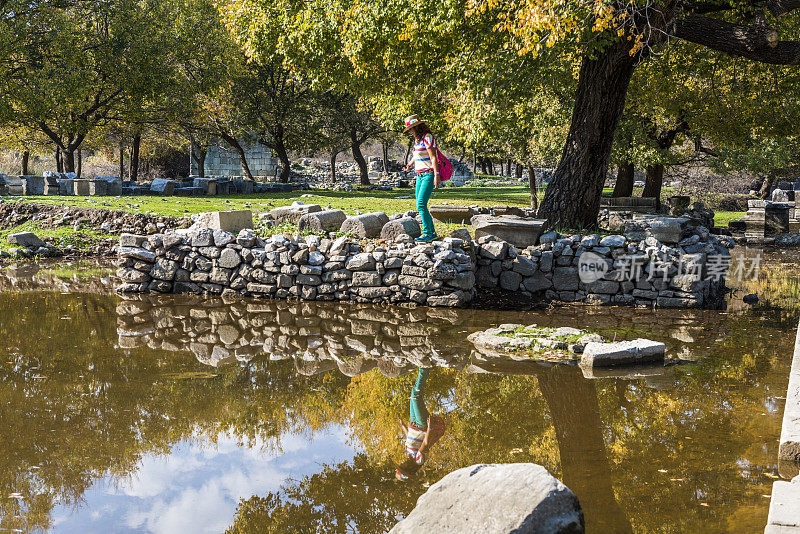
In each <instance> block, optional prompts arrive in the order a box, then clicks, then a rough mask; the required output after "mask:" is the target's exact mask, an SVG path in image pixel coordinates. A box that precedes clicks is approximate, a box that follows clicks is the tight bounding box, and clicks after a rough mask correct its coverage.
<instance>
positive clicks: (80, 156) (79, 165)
mask: <svg viewBox="0 0 800 534" xmlns="http://www.w3.org/2000/svg"><path fill="white" fill-rule="evenodd" d="M77 153H78V154H77V156H78V157H77V160H76V163H75V174H77V175H78V178H80V177H81V173H82V171H83V152H82V151H81V149H80V148H79V149H78V150H77Z"/></svg>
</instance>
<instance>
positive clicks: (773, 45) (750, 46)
mask: <svg viewBox="0 0 800 534" xmlns="http://www.w3.org/2000/svg"><path fill="white" fill-rule="evenodd" d="M792 1H795V0H792ZM669 34H670V35H671V36H672V37H677V38H678V39H683V40H684V41H689V42H692V43H696V44H699V45H703V46H706V47H708V48H711V49H712V50H718V51H720V52H724V53H726V54H729V55H732V56H738V57H743V58H747V59H752V60H754V61H760V62H762V63H770V64H773V65H800V42H798V41H779V40H778V32H776V31H775V30H774V29H772V28H768V27H763V26H742V25H738V24H731V23H730V22H725V21H722V20H717V19H712V18H710V17H701V16H698V15H686V16H685V17H682V18H680V19H678V20H676V21H674V22H673V23H672V25H671V28H669Z"/></svg>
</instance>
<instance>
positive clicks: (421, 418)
mask: <svg viewBox="0 0 800 534" xmlns="http://www.w3.org/2000/svg"><path fill="white" fill-rule="evenodd" d="M429 371H430V369H423V368H422V367H420V368H419V374H418V375H417V381H416V382H414V387H413V388H412V389H411V402H410V403H409V407H408V411H409V418H410V419H411V422H412V423H414V424H415V425H417V426H418V427H419V428H421V429H423V430H426V429H427V428H428V408H426V407H425V398H424V395H425V380H427V379H428V372H429Z"/></svg>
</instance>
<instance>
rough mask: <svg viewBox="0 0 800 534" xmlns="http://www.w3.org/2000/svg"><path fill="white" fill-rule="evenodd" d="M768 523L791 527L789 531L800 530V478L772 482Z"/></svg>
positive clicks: (772, 525)
mask: <svg viewBox="0 0 800 534" xmlns="http://www.w3.org/2000/svg"><path fill="white" fill-rule="evenodd" d="M796 480H797V479H796ZM767 523H768V525H769V526H771V527H783V528H787V527H788V528H790V529H791V530H788V531H787V532H800V480H798V481H796V482H786V481H783V480H779V481H777V482H775V483H773V484H772V498H771V499H770V503H769V516H768V518H767Z"/></svg>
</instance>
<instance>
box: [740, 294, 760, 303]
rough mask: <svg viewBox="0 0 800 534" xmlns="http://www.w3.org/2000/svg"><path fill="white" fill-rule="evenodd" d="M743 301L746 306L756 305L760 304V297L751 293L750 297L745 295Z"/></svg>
mask: <svg viewBox="0 0 800 534" xmlns="http://www.w3.org/2000/svg"><path fill="white" fill-rule="evenodd" d="M742 301H743V302H744V303H745V304H750V305H753V304H756V303H758V295H756V294H755V293H750V294H749V295H745V296H744V297H743V298H742Z"/></svg>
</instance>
